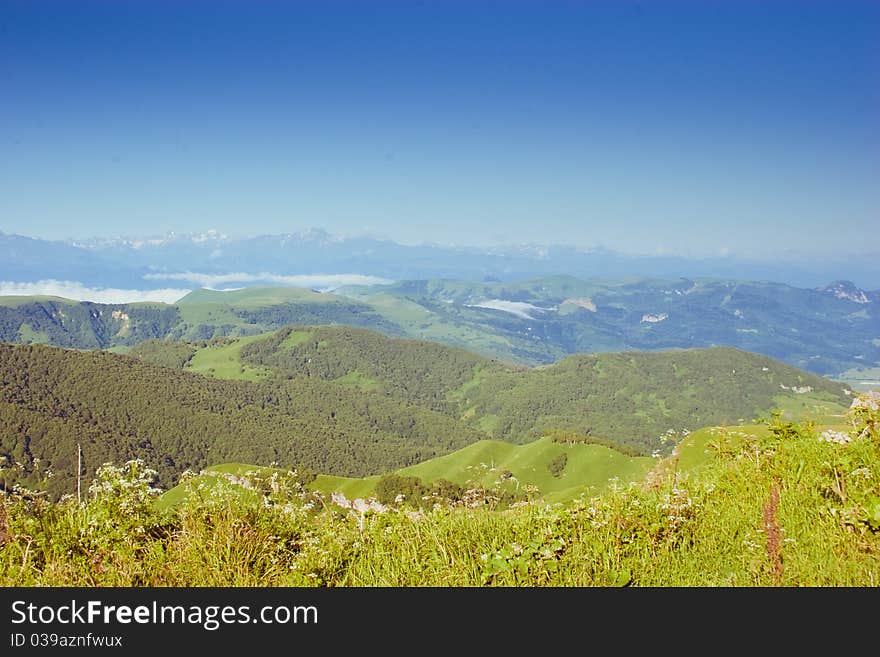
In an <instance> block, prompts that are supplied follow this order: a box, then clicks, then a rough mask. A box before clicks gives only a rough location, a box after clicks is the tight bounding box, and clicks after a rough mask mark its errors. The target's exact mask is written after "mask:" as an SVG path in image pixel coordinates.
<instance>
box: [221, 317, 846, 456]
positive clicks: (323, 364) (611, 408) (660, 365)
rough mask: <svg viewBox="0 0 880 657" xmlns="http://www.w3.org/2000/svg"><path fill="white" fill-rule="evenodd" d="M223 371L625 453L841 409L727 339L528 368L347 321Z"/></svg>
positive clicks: (287, 339)
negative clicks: (726, 426)
mask: <svg viewBox="0 0 880 657" xmlns="http://www.w3.org/2000/svg"><path fill="white" fill-rule="evenodd" d="M239 354H240V365H238V368H236V365H235V361H234V359H233V360H232V361H230V370H231V372H232V373H233V375H236V376H238V374H236V373H237V372H239V370H240V371H241V372H256V371H262V372H264V371H265V370H266V369H269V370H273V371H274V372H276V374H277V375H278V376H279V377H281V378H286V379H292V380H300V379H305V380H314V379H320V380H324V381H335V382H339V383H344V384H347V385H351V386H355V387H360V388H362V389H364V390H365V391H374V392H377V393H378V394H381V395H384V396H390V397H394V398H397V399H400V400H403V401H407V402H413V403H418V404H421V405H426V406H428V407H430V408H432V409H434V410H437V411H441V412H443V413H446V414H448V415H450V416H452V417H456V418H459V419H461V420H463V421H465V422H467V423H468V424H470V425H471V426H473V427H475V428H477V429H479V430H480V431H484V432H486V433H488V434H490V435H491V436H492V437H493V438H497V439H500V440H504V441H506V442H513V443H524V442H530V441H532V440H535V439H537V438H538V437H540V436H542V435H547V434H549V433H551V432H554V431H567V432H574V433H576V434H578V435H579V436H580V438H579V439H580V440H582V441H586V442H594V441H595V440H598V439H599V438H601V439H603V440H605V441H608V442H609V443H610V444H611V445H614V446H617V447H621V448H625V449H628V450H630V451H632V452H634V453H641V454H650V453H652V452H653V451H654V450H657V449H660V450H663V449H664V445H663V444H662V443H661V442H660V437H661V435H662V434H664V433H665V432H667V431H670V430H674V431H677V432H681V431H684V430H694V429H696V428H699V427H702V426H707V425H715V424H720V423H722V422H728V423H738V422H740V421H747V420H751V419H753V418H755V417H759V416H766V415H767V414H768V413H769V411H770V410H771V409H774V408H783V409H786V410H788V411H789V412H790V414H791V415H792V417H800V416H801V415H803V414H804V413H805V412H807V411H809V412H811V413H813V414H814V415H815V409H816V407H821V408H823V409H824V412H825V413H826V414H830V415H834V414H840V413H841V412H842V409H843V407H844V406H845V405H847V404H848V398H847V396H846V394H845V392H844V391H845V387H844V386H843V385H841V384H839V383H835V382H832V381H829V380H827V379H824V378H822V377H819V376H817V375H814V374H809V373H807V372H803V371H801V370H797V369H796V368H793V367H790V366H788V365H785V364H784V363H780V362H779V361H776V360H773V359H771V358H768V357H766V356H760V355H757V354H751V353H748V352H743V351H740V350H737V349H732V348H728V347H713V348H709V349H690V350H672V351H665V352H624V353H601V354H582V355H577V356H570V357H568V358H566V359H564V360H562V361H560V362H558V363H556V364H553V365H549V366H543V367H536V368H531V369H526V368H521V367H513V366H509V365H505V364H502V363H499V362H497V361H490V360H486V359H484V358H481V357H479V356H476V355H475V354H471V353H469V352H466V351H463V350H459V349H455V348H450V347H444V346H442V345H438V344H435V343H432V342H428V341H419V340H402V339H397V338H390V337H388V336H384V335H381V334H378V333H375V332H373V331H368V330H364V329H352V328H346V327H301V328H296V329H294V328H286V329H283V330H281V331H279V332H276V333H275V334H272V335H269V336H265V337H264V338H254V339H249V342H248V344H246V345H243V346H242V347H241V348H240V352H239Z"/></svg>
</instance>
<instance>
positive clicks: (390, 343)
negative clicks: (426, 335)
mask: <svg viewBox="0 0 880 657" xmlns="http://www.w3.org/2000/svg"><path fill="white" fill-rule="evenodd" d="M241 360H242V362H244V363H246V364H248V365H252V366H262V367H269V368H272V369H275V370H278V371H280V372H282V373H283V374H284V375H286V376H290V377H294V378H297V377H305V378H318V379H323V380H326V381H341V382H345V383H350V384H352V385H356V386H358V387H360V388H365V389H378V390H381V391H382V392H383V393H384V394H387V395H390V396H393V397H397V398H400V399H405V400H408V401H413V402H416V403H419V404H423V405H426V406H429V407H431V408H433V409H435V410H440V411H443V412H446V413H450V414H456V413H457V410H458V403H457V401H456V400H454V399H452V398H451V396H450V395H451V393H453V392H454V391H456V390H459V389H460V388H461V387H462V386H464V385H466V384H468V383H470V382H474V377H475V375H476V374H477V373H478V372H479V373H481V378H482V377H484V376H487V375H489V374H490V373H491V372H496V371H499V372H500V371H509V370H512V369H513V368H511V367H507V366H504V365H501V364H498V363H493V362H492V361H489V360H488V359H485V358H482V357H481V356H477V355H476V354H473V353H471V352H469V351H465V350H464V349H457V348H453V347H447V346H445V345H441V344H437V343H434V342H428V341H425V340H402V339H393V338H388V337H386V336H384V335H381V334H380V333H376V332H375V331H369V330H365V329H357V328H349V327H327V326H323V327H303V328H292V327H288V328H285V329H282V330H280V331H277V332H276V333H273V334H272V335H270V336H269V337H267V338H266V339H264V340H258V341H255V342H251V343H250V344H248V345H246V346H245V347H243V348H242V350H241Z"/></svg>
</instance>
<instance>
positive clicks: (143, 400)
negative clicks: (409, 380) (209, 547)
mask: <svg viewBox="0 0 880 657" xmlns="http://www.w3.org/2000/svg"><path fill="white" fill-rule="evenodd" d="M482 437H484V435H483V434H481V433H479V432H478V431H476V430H474V429H472V428H469V427H467V426H465V425H463V424H462V423H460V422H457V421H456V420H455V419H453V418H450V417H448V416H445V415H441V414H439V413H435V412H432V411H430V410H427V409H424V408H421V407H418V406H415V405H412V404H407V403H405V402H401V401H398V400H394V399H386V398H381V397H377V396H367V395H363V394H362V393H360V391H358V390H353V389H351V388H349V387H346V386H343V385H338V384H332V383H327V382H323V381H317V380H315V381H306V380H299V381H296V382H291V383H284V382H280V383H279V382H277V381H276V382H272V383H251V382H245V381H223V380H218V379H212V378H208V377H204V376H199V375H196V374H189V373H186V372H181V371H175V370H172V369H168V368H164V367H159V366H156V365H152V364H149V363H145V362H142V361H139V360H137V359H134V358H129V357H126V356H119V355H115V354H107V353H102V352H84V353H83V352H75V351H66V350H62V349H57V348H53V347H44V346H8V345H0V455H2V456H5V457H7V459H8V460H9V461H10V462H12V463H20V464H22V468H23V469H22V470H15V469H13V470H11V471H9V473H10V474H11V475H12V476H13V477H14V479H15V480H18V481H22V482H25V483H27V484H31V485H36V484H41V485H44V486H45V487H46V488H47V489H48V490H49V491H50V492H51V493H52V494H54V495H59V494H62V493H70V492H73V491H74V490H75V481H76V468H75V463H76V445H77V443H80V444H81V445H82V450H83V455H84V468H83V474H84V475H87V476H90V475H91V474H93V473H94V471H95V468H97V467H98V466H99V465H100V464H101V463H103V462H105V461H114V462H121V461H124V460H126V459H130V458H136V457H138V458H143V459H144V460H145V461H146V462H147V463H149V464H150V466H151V467H154V468H156V469H158V471H159V476H160V482H161V483H162V485H163V486H168V485H171V484H173V483H174V482H175V481H176V478H177V476H178V475H179V474H180V473H181V472H183V471H184V470H186V469H200V468H202V467H205V466H207V465H209V464H211V463H218V462H223V461H229V460H242V461H247V462H252V463H260V464H266V465H268V464H269V463H271V462H273V461H278V462H279V463H280V464H281V465H283V466H293V465H296V466H305V467H307V468H311V469H313V470H317V471H320V472H327V473H335V474H339V475H348V476H352V475H357V476H362V475H368V474H372V473H378V472H386V471H388V470H390V469H394V468H397V467H402V466H405V465H409V464H412V463H417V462H420V461H423V460H425V459H427V458H431V457H433V456H437V455H439V454H443V453H446V452H449V451H452V450H454V449H457V448H460V447H463V446H464V445H466V444H468V443H471V442H475V441H476V440H479V439H480V438H482ZM47 469H48V470H50V471H51V472H53V473H54V475H53V476H52V477H49V478H46V475H45V473H46V470H47ZM10 483H11V482H10Z"/></svg>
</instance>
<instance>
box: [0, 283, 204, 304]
mask: <svg viewBox="0 0 880 657" xmlns="http://www.w3.org/2000/svg"><path fill="white" fill-rule="evenodd" d="M189 293H190V290H182V289H176V288H164V289H161V290H121V289H119V288H113V287H107V288H94V287H86V286H85V285H83V284H82V283H79V282H77V281H56V280H53V279H49V280H45V281H37V282H36V283H16V282H14V281H0V296H52V297H63V298H65V299H73V300H75V301H94V302H95V303H134V302H136V301H161V302H163V303H174V302H176V301H177V300H178V299H180V298H181V297H183V296H185V295H187V294H189Z"/></svg>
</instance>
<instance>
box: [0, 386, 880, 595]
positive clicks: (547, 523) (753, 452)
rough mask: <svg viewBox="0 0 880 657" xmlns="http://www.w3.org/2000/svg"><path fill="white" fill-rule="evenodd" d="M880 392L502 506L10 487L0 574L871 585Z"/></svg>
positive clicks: (137, 476)
mask: <svg viewBox="0 0 880 657" xmlns="http://www.w3.org/2000/svg"><path fill="white" fill-rule="evenodd" d="M878 399H880V396H878V398H877V399H874V401H873V402H872V403H873V408H871V407H870V406H869V407H867V408H862V409H858V408H857V409H855V410H854V411H853V412H852V413H851V414H850V416H849V418H848V421H849V424H848V425H847V429H846V431H845V432H840V431H838V433H827V432H825V431H819V430H814V429H811V428H809V427H800V426H797V425H794V424H792V423H791V422H789V421H785V420H783V419H782V418H781V417H776V418H774V420H773V421H771V422H770V423H769V424H768V425H767V426H765V427H762V428H761V431H758V430H753V429H752V428H749V427H716V428H713V429H711V430H706V432H705V433H704V434H702V435H699V436H696V437H695V438H694V440H693V445H692V447H691V449H693V450H699V451H700V452H702V454H703V456H704V457H705V458H700V459H699V463H698V464H697V465H698V467H688V468H687V469H685V468H683V467H682V465H681V462H680V461H677V460H676V459H677V458H680V456H681V454H680V453H679V452H676V454H674V455H673V456H671V457H669V458H668V459H665V460H664V461H663V462H661V463H660V464H659V465H658V466H657V467H655V468H654V469H653V470H652V472H651V473H650V474H649V475H648V477H646V478H645V479H644V480H642V481H640V482H637V483H636V482H634V483H631V484H629V485H622V484H621V485H617V486H612V487H611V488H610V489H608V490H606V491H604V492H603V493H601V494H598V495H595V496H593V497H587V496H582V497H579V498H576V499H574V500H573V501H571V502H569V503H567V504H549V503H547V501H546V500H544V499H540V498H533V499H530V500H529V501H526V502H523V503H520V504H518V505H516V506H514V507H513V508H510V509H506V510H499V509H494V508H492V505H491V504H490V503H486V501H487V500H491V496H488V495H483V496H481V495H479V494H474V495H471V496H469V497H468V498H467V501H466V502H465V503H462V504H457V505H439V504H438V505H436V506H435V507H434V508H432V509H429V510H427V511H416V510H413V509H410V508H406V507H401V508H397V507H393V506H392V507H391V508H385V509H383V508H378V507H372V508H369V509H368V508H366V507H365V506H360V507H359V506H358V505H357V504H354V505H351V504H349V503H347V502H345V501H340V500H337V502H339V503H334V502H332V501H330V500H328V499H327V498H326V497H324V496H321V495H320V494H316V493H314V492H310V491H307V490H305V489H304V488H303V487H302V485H301V484H300V483H299V482H298V480H297V478H296V476H295V475H294V474H285V473H283V472H280V471H277V470H264V471H262V472H256V473H253V474H251V475H247V476H248V477H250V479H249V480H248V481H247V482H246V487H247V489H248V490H249V491H250V492H251V493H252V495H251V496H249V497H243V496H241V495H239V494H233V493H232V492H231V489H230V487H225V486H213V487H212V486H209V485H206V484H205V483H204V482H203V481H202V480H201V479H199V478H194V479H192V480H190V485H191V486H193V487H194V488H195V489H196V490H192V491H190V493H191V494H189V495H187V496H185V497H184V499H183V500H182V501H181V503H180V504H179V505H177V506H176V507H175V508H174V509H173V510H171V511H169V510H166V511H164V512H163V511H158V510H156V508H155V505H154V504H153V497H154V494H153V493H151V491H150V488H149V482H150V478H151V476H152V475H151V473H150V472H149V471H147V470H145V469H144V468H143V465H142V464H139V463H138V462H129V463H128V464H126V465H125V466H123V467H119V468H114V467H107V468H105V469H103V470H102V471H101V472H100V473H99V477H98V478H97V480H96V483H95V485H94V486H93V487H92V490H91V491H90V492H89V494H88V495H87V496H86V499H84V500H83V502H82V503H77V502H76V501H75V500H73V499H68V500H64V501H62V502H60V503H56V504H53V503H49V502H47V501H45V500H42V499H40V498H39V497H37V498H34V497H33V496H31V495H29V494H28V493H27V492H25V491H19V492H17V493H12V494H9V495H7V496H6V497H4V498H3V501H2V505H0V585H6V586H9V585H25V586H38V585H52V586H56V585H80V586H94V585H123V586H128V585H132V586H144V585H151V586H167V585H179V586H204V585H248V586H287V585H292V586H309V585H315V586H485V585H489V586H498V585H501V586H621V585H633V586H776V585H781V586H876V585H877V584H878V583H880V483H878V478H880V410H878V409H877V405H878V404H877V401H878ZM687 448H688V445H687V444H683V445H682V446H681V450H683V451H682V452H681V453H684V452H686V451H687ZM234 473H238V474H239V475H240V474H241V473H240V472H239V471H237V470H236V469H235V468H230V469H229V473H227V474H234ZM0 474H2V473H0ZM237 476H238V475H237ZM478 492H479V491H475V493H478ZM346 507H352V508H346Z"/></svg>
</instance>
